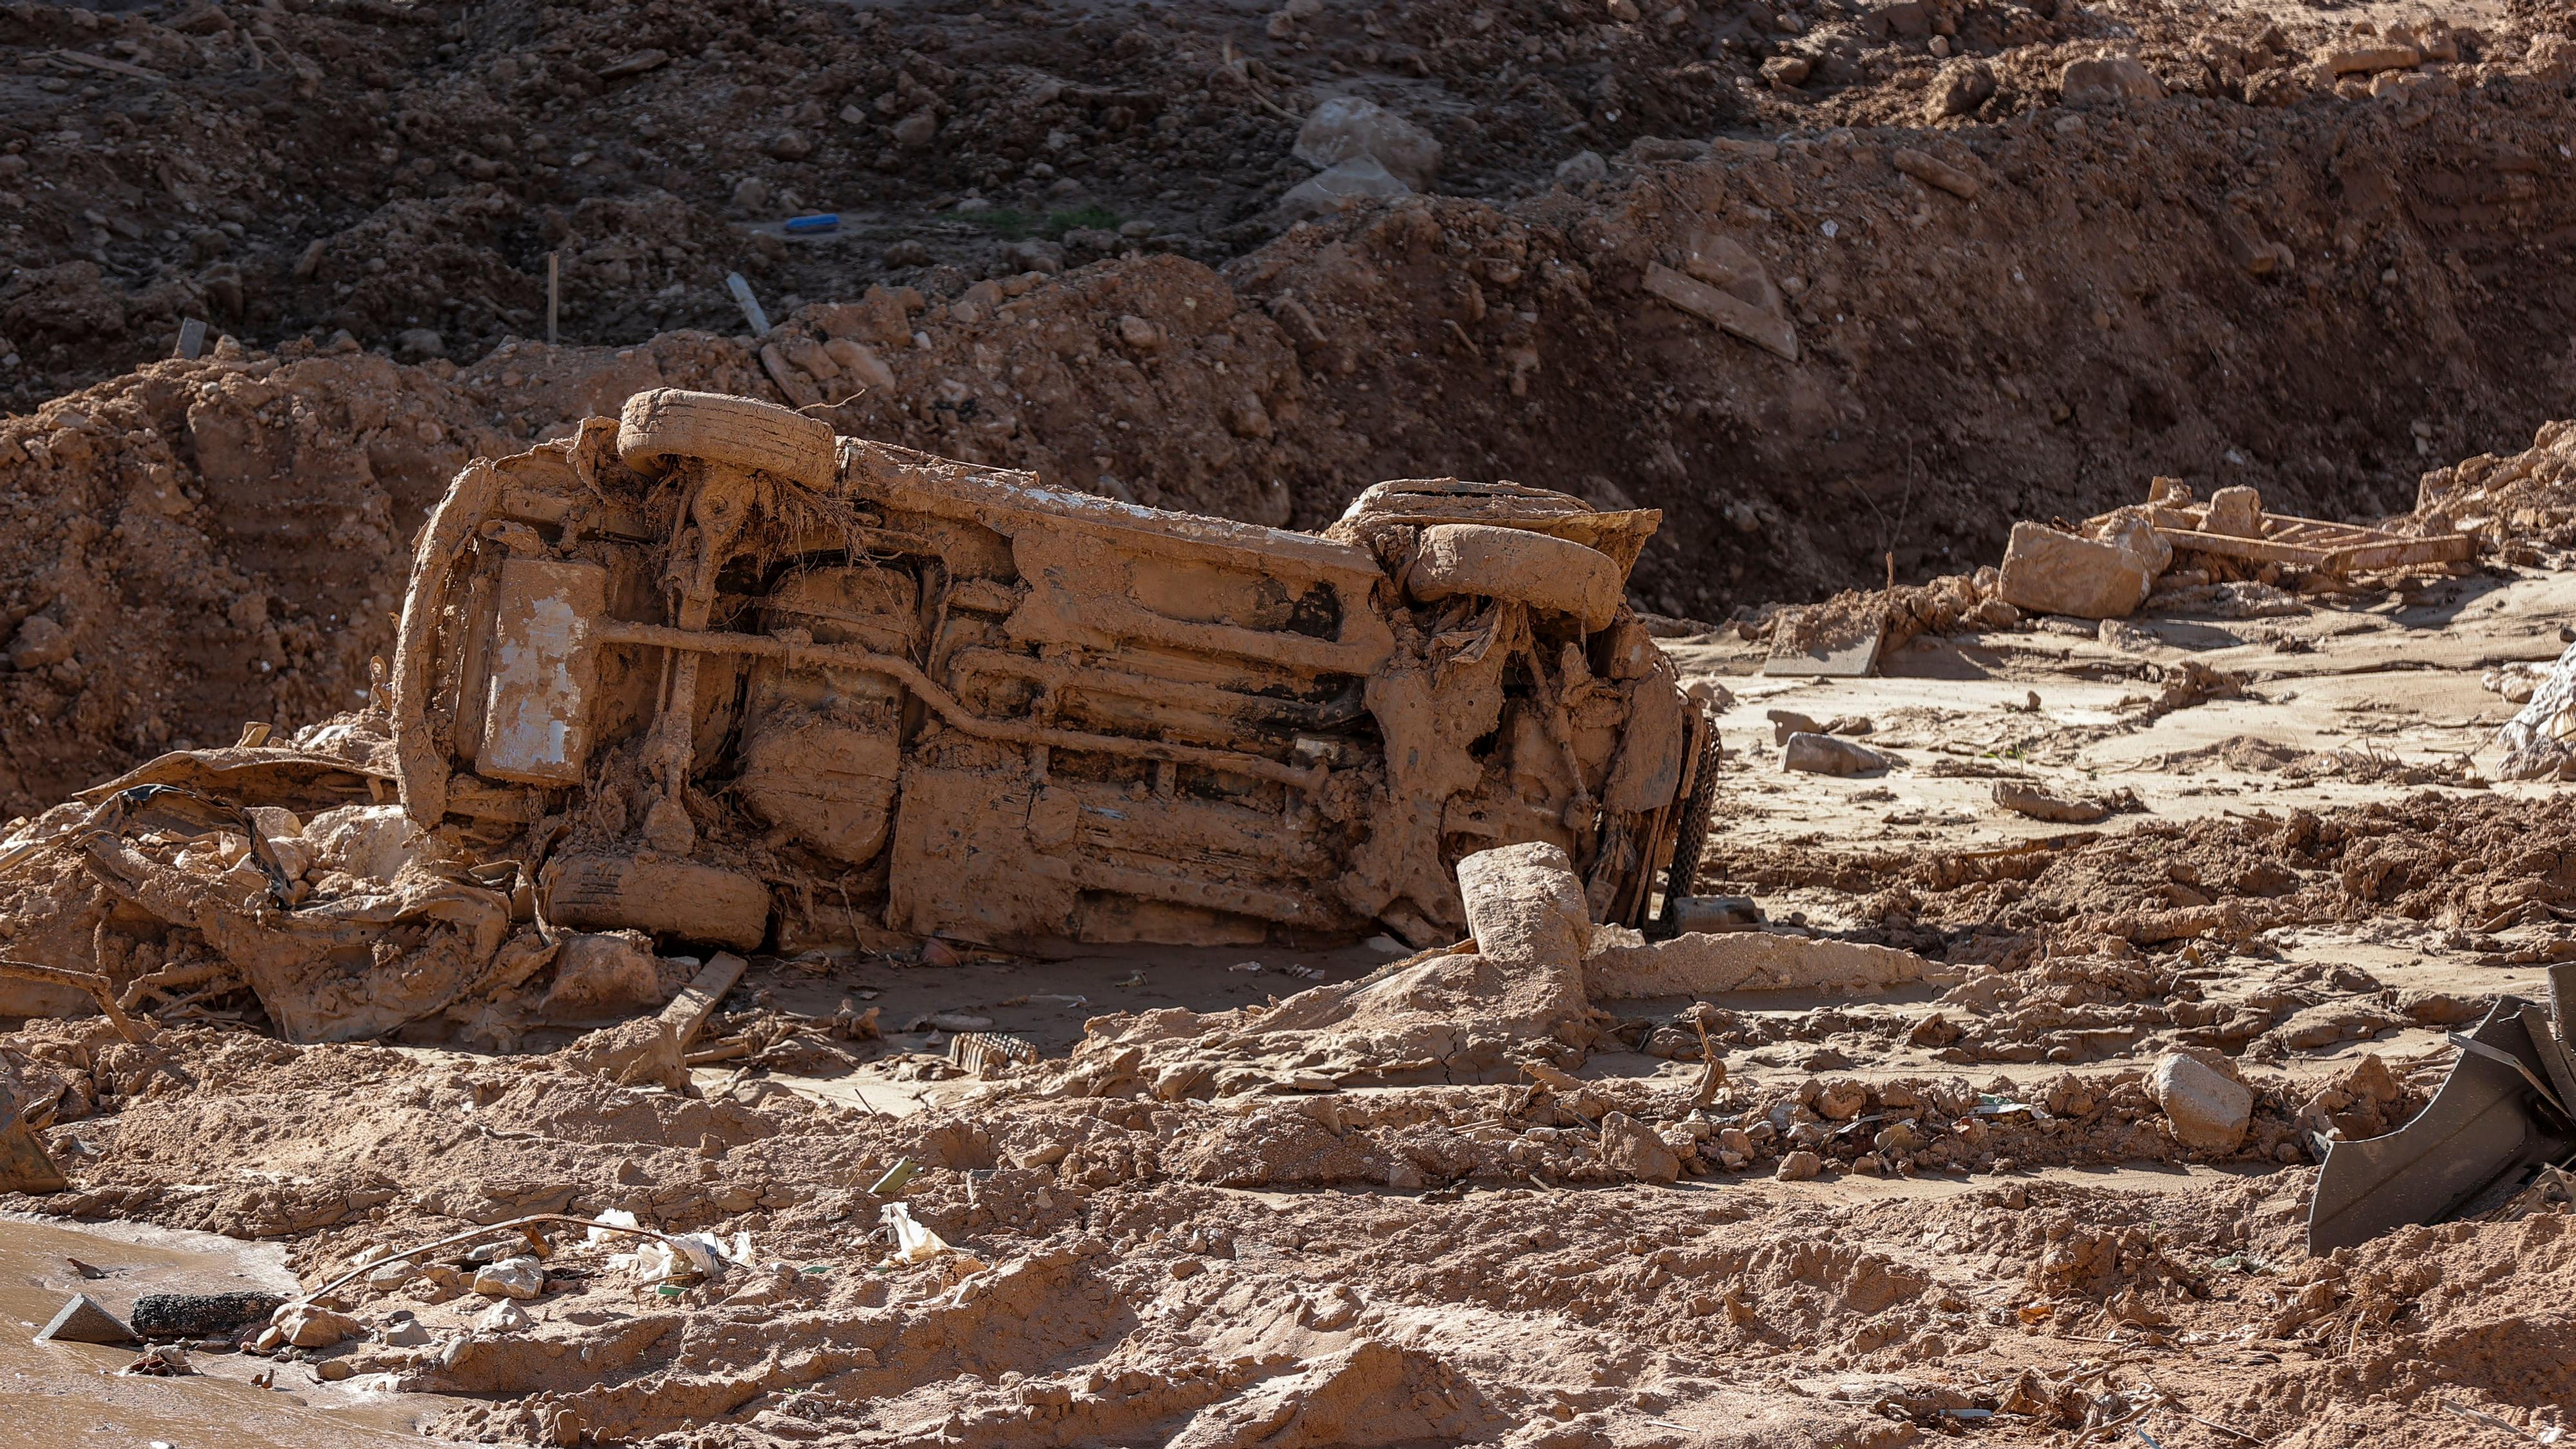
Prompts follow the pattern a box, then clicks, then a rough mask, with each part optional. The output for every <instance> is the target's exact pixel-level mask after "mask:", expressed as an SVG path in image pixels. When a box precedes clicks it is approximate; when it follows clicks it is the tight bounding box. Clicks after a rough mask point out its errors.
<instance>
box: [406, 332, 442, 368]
mask: <svg viewBox="0 0 2576 1449" xmlns="http://www.w3.org/2000/svg"><path fill="white" fill-rule="evenodd" d="M446 355H447V339H446V338H443V337H441V336H439V335H438V334H437V333H436V332H434V331H432V330H430V329H429V328H427V327H409V328H405V329H404V330H402V331H400V332H397V333H395V334H394V356H395V357H397V358H400V359H401V360H402V361H404V362H427V361H429V360H430V359H431V358H433V357H445V356H446Z"/></svg>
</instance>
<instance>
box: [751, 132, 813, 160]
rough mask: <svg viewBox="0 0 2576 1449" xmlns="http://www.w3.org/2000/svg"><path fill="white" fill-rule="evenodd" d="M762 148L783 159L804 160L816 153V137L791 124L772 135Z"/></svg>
mask: <svg viewBox="0 0 2576 1449" xmlns="http://www.w3.org/2000/svg"><path fill="white" fill-rule="evenodd" d="M761 149H762V150H764V151H767V152H768V153H769V154H770V155H772V156H774V157H776V158H778V159H779V160H781V161H802V160H804V159H805V158H806V157H808V156H811V155H813V154H814V138H813V137H811V136H808V135H806V134H805V133H804V132H802V131H800V130H797V129H796V128H795V127H793V126H790V127H788V128H787V129H786V130H783V131H781V132H779V133H778V134H777V135H775V136H772V137H770V138H769V144H768V145H766V146H764V147H762V148H761Z"/></svg>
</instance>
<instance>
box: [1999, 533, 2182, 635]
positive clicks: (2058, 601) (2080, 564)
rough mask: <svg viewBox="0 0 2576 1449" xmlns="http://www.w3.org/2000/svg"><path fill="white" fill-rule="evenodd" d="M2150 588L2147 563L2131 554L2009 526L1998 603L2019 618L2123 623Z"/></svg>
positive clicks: (2151, 581)
mask: <svg viewBox="0 0 2576 1449" xmlns="http://www.w3.org/2000/svg"><path fill="white" fill-rule="evenodd" d="M2154 586H2155V575H2154V574H2153V573H2152V572H2151V571H2150V570H2149V568H2148V566H2147V560H2146V559H2144V558H2141V557H2139V556H2138V555H2137V554H2136V553H2134V552H2132V551H2131V550H2128V549H2125V548H2121V547H2119V546H2118V545H2116V544H2109V543H2102V542H2099V541H2097V540H2094V539H2089V538H2078V537H2076V536H2075V535H2074V534H2071V533H2060V532H2058V531H2057V530H2056V529H2053V528H2050V527H2048V526H2047V525H2046V524H2040V523H2030V522H2022V523H2016V524H2014V525H2013V531H2012V541H2011V542H2010V543H2009V544H2007V545H2006V546H2005V548H2004V568H2003V582H2002V592H2003V597H2004V602H2005V603H2008V604H2010V605H2012V606H2013V607H2014V608H2016V609H2020V610H2021V611H2023V612H2024V613H2029V614H2072V615H2074V616H2075V617H2076V618H2079V619H2119V618H2125V617H2127V616H2128V615H2130V614H2132V613H2135V612H2137V608H2138V605H2140V604H2142V603H2145V602H2146V599H2147V591H2148V590H2149V589H2151V588H2153V587H2154Z"/></svg>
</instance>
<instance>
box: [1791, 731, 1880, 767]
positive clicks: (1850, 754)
mask: <svg viewBox="0 0 2576 1449" xmlns="http://www.w3.org/2000/svg"><path fill="white" fill-rule="evenodd" d="M1895 763H1896V761H1895V759H1894V758H1893V757H1891V756H1888V755H1884V754H1881V753H1879V752H1878V751H1876V750H1873V749H1871V748H1870V747H1869V746H1867V745H1856V744H1853V743H1852V742H1851V741H1849V740H1846V739H1837V738H1836V737H1834V736H1832V735H1819V734H1808V733H1804V732H1801V733H1798V734H1793V735H1791V736H1789V743H1788V746H1787V747H1786V748H1785V749H1783V750H1782V751H1781V752H1780V768H1781V769H1783V770H1796V771H1799V772H1801V773H1803V774H1809V775H1869V774H1875V773H1877V772H1878V771H1880V770H1884V769H1886V768H1888V767H1889V766H1891V765H1893V764H1895Z"/></svg>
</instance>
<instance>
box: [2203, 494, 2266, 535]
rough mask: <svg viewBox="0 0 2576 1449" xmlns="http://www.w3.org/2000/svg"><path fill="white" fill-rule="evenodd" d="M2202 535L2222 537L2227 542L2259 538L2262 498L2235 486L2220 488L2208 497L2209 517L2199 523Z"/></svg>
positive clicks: (2260, 495) (2260, 532) (2261, 522)
mask: <svg viewBox="0 0 2576 1449" xmlns="http://www.w3.org/2000/svg"><path fill="white" fill-rule="evenodd" d="M2201 531H2202V532H2204V533H2223V534H2226V535H2227V536H2228V537H2230V538H2261V537H2262V536H2263V495H2262V494H2260V493H2258V492H2256V491H2255V490H2253V489H2251V488H2247V487H2244V486H2242V485H2239V486H2237V487H2234V488H2221V489H2219V490H2218V491H2217V492H2215V493H2212V494H2210V495H2209V513H2208V515H2207V516H2206V517H2205V518H2204V519H2203V520H2202V521H2201Z"/></svg>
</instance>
